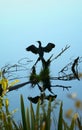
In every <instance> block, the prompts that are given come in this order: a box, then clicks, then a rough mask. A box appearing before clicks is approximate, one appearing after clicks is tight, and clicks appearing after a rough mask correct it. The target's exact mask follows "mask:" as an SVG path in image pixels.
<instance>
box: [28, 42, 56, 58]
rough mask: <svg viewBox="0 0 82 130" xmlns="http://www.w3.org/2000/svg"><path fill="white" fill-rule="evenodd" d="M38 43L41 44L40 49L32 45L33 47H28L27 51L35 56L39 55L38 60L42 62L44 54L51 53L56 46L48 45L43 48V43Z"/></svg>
mask: <svg viewBox="0 0 82 130" xmlns="http://www.w3.org/2000/svg"><path fill="white" fill-rule="evenodd" d="M37 42H38V43H39V47H38V48H37V47H36V46H34V45H31V46H29V47H27V48H26V50H27V51H31V52H32V53H34V54H39V58H38V60H42V59H43V56H44V52H46V53H48V52H50V51H51V50H52V49H53V48H54V47H55V45H54V44H53V43H48V44H47V46H45V47H42V46H41V42H40V41H37Z"/></svg>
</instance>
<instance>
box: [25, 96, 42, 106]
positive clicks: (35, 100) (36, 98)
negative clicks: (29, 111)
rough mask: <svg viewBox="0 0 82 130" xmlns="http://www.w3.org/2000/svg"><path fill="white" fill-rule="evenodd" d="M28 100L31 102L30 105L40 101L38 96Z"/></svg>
mask: <svg viewBox="0 0 82 130" xmlns="http://www.w3.org/2000/svg"><path fill="white" fill-rule="evenodd" d="M28 99H29V100H30V101H31V102H32V103H35V104H36V103H37V102H38V101H39V99H40V96H36V97H28Z"/></svg>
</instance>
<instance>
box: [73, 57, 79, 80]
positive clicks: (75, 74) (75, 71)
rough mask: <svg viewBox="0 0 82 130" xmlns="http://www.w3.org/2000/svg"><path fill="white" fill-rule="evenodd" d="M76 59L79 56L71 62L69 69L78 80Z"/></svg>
mask: <svg viewBox="0 0 82 130" xmlns="http://www.w3.org/2000/svg"><path fill="white" fill-rule="evenodd" d="M78 60H79V57H77V58H76V59H75V60H74V63H73V65H72V67H71V70H72V72H73V74H74V76H75V77H76V78H77V79H78V80H80V79H79V77H78V69H77V66H78ZM75 67H76V70H75Z"/></svg>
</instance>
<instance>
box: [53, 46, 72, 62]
mask: <svg viewBox="0 0 82 130" xmlns="http://www.w3.org/2000/svg"><path fill="white" fill-rule="evenodd" d="M69 47H70V46H68V45H66V47H65V48H64V49H63V48H62V51H61V52H60V53H59V54H58V55H57V56H56V57H54V58H53V59H52V61H53V60H55V59H57V58H58V57H59V56H61V55H62V53H64V52H65V51H66V50H67V49H68V48H69Z"/></svg>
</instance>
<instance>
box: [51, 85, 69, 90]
mask: <svg viewBox="0 0 82 130" xmlns="http://www.w3.org/2000/svg"><path fill="white" fill-rule="evenodd" d="M52 87H58V88H63V90H64V89H67V90H69V88H71V86H63V85H52Z"/></svg>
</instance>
